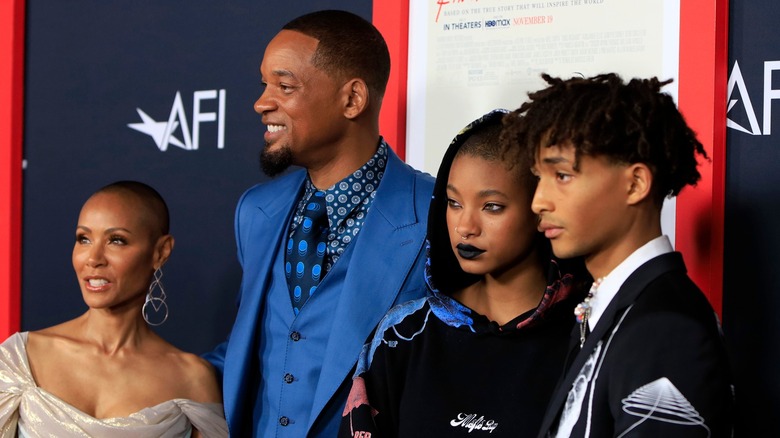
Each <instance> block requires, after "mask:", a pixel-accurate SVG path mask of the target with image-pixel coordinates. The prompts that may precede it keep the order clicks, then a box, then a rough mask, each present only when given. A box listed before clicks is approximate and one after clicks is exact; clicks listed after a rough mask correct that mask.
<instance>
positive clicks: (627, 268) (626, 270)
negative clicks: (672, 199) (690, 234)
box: [588, 236, 674, 331]
mask: <svg viewBox="0 0 780 438" xmlns="http://www.w3.org/2000/svg"><path fill="white" fill-rule="evenodd" d="M672 251H674V248H672V244H671V242H669V238H668V237H666V236H658V237H656V238H655V239H653V240H651V241H649V242H647V243H646V244H644V245H643V246H641V247H640V248H638V249H637V250H636V251H634V252H633V253H631V255H630V256H628V257H626V259H625V260H623V261H622V262H621V263H620V264H619V265H617V267H615V269H613V270H612V272H610V273H609V274H607V276H606V277H604V279H603V280H602V281H601V285H599V288H598V290H597V291H596V293H595V295H594V296H593V298H591V300H590V305H591V310H590V317H588V327H589V328H590V330H591V331H593V328H594V327H596V324H597V323H598V322H599V318H600V317H601V315H602V314H603V313H604V310H605V309H606V308H607V306H608V305H609V303H610V302H612V299H613V298H615V295H617V292H618V290H620V287H621V286H623V283H624V282H625V281H626V279H627V278H628V277H629V276H630V275H631V274H632V273H633V272H634V271H636V270H637V269H638V268H639V267H640V266H642V265H643V264H644V263H645V262H647V261H648V260H650V259H653V258H655V257H658V256H659V255H661V254H666V253H669V252H672Z"/></svg>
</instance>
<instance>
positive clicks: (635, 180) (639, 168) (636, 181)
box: [626, 163, 653, 205]
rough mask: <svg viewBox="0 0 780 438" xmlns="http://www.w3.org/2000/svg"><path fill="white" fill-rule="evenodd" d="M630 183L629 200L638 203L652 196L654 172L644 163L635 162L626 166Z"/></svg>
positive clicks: (631, 203) (633, 203)
mask: <svg viewBox="0 0 780 438" xmlns="http://www.w3.org/2000/svg"><path fill="white" fill-rule="evenodd" d="M626 177H627V179H628V180H627V185H628V194H627V195H628V196H627V199H626V200H627V202H628V204H629V205H636V204H638V203H640V202H642V201H643V200H644V199H647V198H650V197H651V191H652V188H653V172H652V171H651V170H650V168H649V167H648V166H647V165H646V164H644V163H634V164H632V165H630V166H628V167H627V168H626Z"/></svg>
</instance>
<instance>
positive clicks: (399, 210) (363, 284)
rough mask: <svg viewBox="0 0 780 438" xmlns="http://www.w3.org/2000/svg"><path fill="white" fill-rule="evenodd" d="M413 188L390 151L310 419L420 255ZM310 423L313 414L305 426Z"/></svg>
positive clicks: (352, 262)
mask: <svg viewBox="0 0 780 438" xmlns="http://www.w3.org/2000/svg"><path fill="white" fill-rule="evenodd" d="M414 185H415V177H414V175H413V173H412V172H411V171H410V170H409V169H408V168H407V167H406V166H405V165H404V164H403V163H402V162H401V160H400V159H399V158H398V157H397V156H396V155H395V154H394V153H392V151H390V159H389V160H388V163H387V168H386V169H385V175H384V177H383V178H382V182H381V184H380V188H379V190H378V192H377V195H376V198H375V199H374V202H373V204H372V206H371V209H370V210H369V214H368V216H367V218H366V222H365V224H364V225H363V228H362V229H361V230H360V234H358V239H357V240H355V241H354V245H355V247H354V248H353V251H354V252H353V254H352V255H351V257H350V259H349V266H348V270H347V276H346V279H345V281H344V288H343V290H342V291H341V296H340V298H339V304H338V306H337V307H336V309H334V310H335V312H336V315H335V321H334V324H333V329H332V331H331V335H330V339H329V343H328V348H327V350H326V353H325V357H324V360H323V366H322V372H321V374H320V381H319V384H318V386H317V391H316V393H315V396H314V402H313V406H312V413H313V414H314V413H318V412H320V411H322V409H323V407H324V406H325V404H326V403H327V402H328V401H329V400H330V399H331V397H332V396H333V394H334V393H336V391H338V389H339V386H340V385H341V384H342V382H343V381H344V379H345V378H347V377H348V374H349V372H350V371H351V370H352V367H353V366H354V364H355V362H356V360H357V357H358V354H359V352H360V349H361V347H362V345H363V344H364V343H365V342H366V340H367V338H368V336H369V335H370V334H371V331H372V330H373V329H374V327H375V326H376V324H377V323H378V322H379V320H380V319H381V318H382V316H384V314H385V313H386V312H387V311H388V310H389V309H390V307H391V305H392V304H393V302H394V301H395V299H396V297H397V296H398V293H399V291H400V290H401V287H402V286H403V284H404V281H405V280H406V278H407V276H408V275H409V271H410V270H411V269H412V267H413V264H414V262H415V259H416V258H417V255H418V254H419V252H420V251H421V248H422V246H423V242H424V240H425V222H424V221H422V222H421V220H420V218H418V217H417V213H416V211H415V187H414ZM423 219H424V218H423ZM420 282H422V278H420ZM315 420H316V418H315V417H314V415H312V417H311V418H310V420H309V427H311V425H312V424H313V423H314V421H315Z"/></svg>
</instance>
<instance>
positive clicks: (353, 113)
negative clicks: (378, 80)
mask: <svg viewBox="0 0 780 438" xmlns="http://www.w3.org/2000/svg"><path fill="white" fill-rule="evenodd" d="M343 91H344V96H345V103H346V105H345V106H344V117H346V118H348V119H354V118H356V117H357V116H359V115H360V114H361V113H363V112H364V111H365V110H366V109H367V108H368V103H369V97H370V96H369V92H368V86H367V85H366V82H365V81H364V80H363V79H359V78H355V79H350V80H349V81H347V83H346V84H344V88H343Z"/></svg>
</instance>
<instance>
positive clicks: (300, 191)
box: [207, 11, 433, 437]
mask: <svg viewBox="0 0 780 438" xmlns="http://www.w3.org/2000/svg"><path fill="white" fill-rule="evenodd" d="M389 71H390V57H389V53H388V50H387V46H386V45H385V41H384V39H383V38H382V36H381V34H380V33H379V32H378V31H377V30H376V28H375V27H374V26H373V25H371V23H369V22H367V21H366V20H364V19H362V18H360V17H358V16H356V15H353V14H351V13H348V12H343V11H320V12H315V13H312V14H307V15H304V16H301V17H299V18H296V19H294V20H293V21H291V22H290V23H288V24H286V25H285V26H284V28H283V29H282V30H281V31H280V32H279V33H278V34H277V35H276V36H275V37H274V38H273V39H272V40H271V42H270V43H269V44H268V47H267V48H266V51H265V55H264V57H263V61H262V65H261V67H260V72H261V75H262V81H263V84H264V86H265V90H264V91H263V93H262V95H261V96H260V98H259V99H258V100H257V102H256V103H255V111H256V112H257V113H258V114H260V115H261V116H262V122H263V123H264V124H265V125H266V126H267V132H266V133H265V143H266V144H265V147H264V149H263V151H262V153H261V165H262V167H263V170H264V172H265V173H266V174H268V175H269V176H275V175H277V174H280V173H281V172H282V171H284V170H285V169H287V168H288V167H289V166H290V165H297V166H300V167H302V168H303V169H301V170H296V171H293V172H290V173H287V174H285V175H284V176H281V177H279V178H276V179H274V180H272V181H270V182H268V183H264V184H259V185H256V186H254V187H252V188H250V189H249V190H248V191H247V192H246V193H245V194H244V195H243V196H242V198H241V200H240V201H239V204H238V207H237V211H236V219H235V228H236V229H235V232H236V240H237V246H238V257H239V261H240V263H241V265H242V267H243V279H242V282H241V290H240V294H239V308H238V314H237V316H236V320H235V323H234V325H233V329H232V332H231V334H230V336H229V338H228V340H227V341H226V342H224V343H223V344H221V345H220V346H218V347H217V348H216V349H215V350H214V351H213V352H211V353H209V354H208V355H207V358H208V359H209V360H210V361H211V362H212V363H213V364H214V366H215V367H216V368H217V371H218V372H220V373H222V379H223V380H222V381H223V391H224V404H225V411H226V416H227V420H228V424H229V427H230V433H231V435H232V436H240V437H246V436H254V437H269V436H279V437H281V436H289V437H303V436H335V435H336V433H337V431H338V426H339V421H340V417H341V411H342V410H343V408H344V405H345V401H346V397H347V393H348V391H349V388H350V385H349V380H350V378H351V374H352V369H353V367H354V365H355V363H356V361H357V358H358V355H359V353H360V350H361V347H362V345H363V343H364V342H365V341H366V339H367V338H368V336H369V335H370V334H371V332H372V330H373V329H374V327H375V326H376V324H377V323H378V322H379V320H380V319H381V317H382V316H383V315H384V314H385V312H387V310H388V309H389V308H390V307H392V306H393V305H394V304H397V303H401V302H404V301H408V300H410V299H414V298H418V297H420V296H422V295H424V293H425V285H424V273H423V270H424V263H425V254H424V242H425V219H426V218H427V215H428V204H429V202H430V197H431V192H432V190H433V178H432V177H430V176H429V175H426V174H422V173H420V172H418V171H415V170H414V169H412V168H411V167H409V166H408V165H406V164H404V163H403V162H402V161H401V160H400V159H399V158H398V157H397V156H396V155H395V154H394V153H393V151H392V150H391V149H390V147H389V146H388V145H387V143H386V142H385V141H384V140H383V139H382V137H381V136H380V135H379V110H380V106H381V103H382V96H383V94H384V91H385V86H386V84H387V79H388V76H389ZM318 198H319V199H322V198H324V200H325V209H326V210H327V222H326V223H323V227H324V235H323V236H324V237H323V238H324V239H325V242H320V243H319V244H317V243H316V242H314V243H313V242H307V243H308V244H309V246H310V247H314V246H315V245H317V246H319V248H320V249H322V250H323V251H324V253H325V254H324V260H322V261H321V262H316V263H317V264H316V266H315V267H314V270H313V272H310V271H309V269H310V268H309V266H308V265H306V264H307V263H309V262H300V266H301V268H300V270H299V269H298V268H297V266H299V262H298V261H296V260H295V259H294V257H295V256H296V253H297V252H298V251H299V250H301V251H300V252H301V253H305V252H306V251H305V247H306V244H302V243H299V240H298V239H299V237H298V234H297V233H296V231H300V230H299V229H302V230H306V231H309V230H311V229H315V228H316V226H313V225H312V222H311V219H310V218H309V217H308V216H307V215H308V213H309V212H310V211H311V210H317V209H319V207H316V208H315V207H311V205H312V203H313V202H314V201H315V200H317V199H318ZM299 245H300V246H299ZM296 274H299V275H296ZM309 276H311V278H313V279H314V280H315V282H314V286H312V287H309V286H304V287H303V289H301V287H300V286H299V287H298V288H296V287H295V285H294V284H295V281H296V280H295V278H296V277H306V278H308V277H309ZM317 281H318V283H317Z"/></svg>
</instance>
